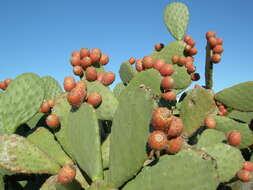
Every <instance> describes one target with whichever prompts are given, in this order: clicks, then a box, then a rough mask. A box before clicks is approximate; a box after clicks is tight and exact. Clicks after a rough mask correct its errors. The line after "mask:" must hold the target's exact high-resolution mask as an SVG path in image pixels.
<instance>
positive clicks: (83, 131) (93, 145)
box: [66, 104, 103, 180]
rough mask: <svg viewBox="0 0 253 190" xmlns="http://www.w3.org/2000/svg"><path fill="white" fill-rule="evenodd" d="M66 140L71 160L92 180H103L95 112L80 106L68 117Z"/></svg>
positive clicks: (87, 107)
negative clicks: (68, 144)
mask: <svg viewBox="0 0 253 190" xmlns="http://www.w3.org/2000/svg"><path fill="white" fill-rule="evenodd" d="M66 131H67V137H68V138H67V139H68V141H69V143H70V148H71V149H72V150H71V152H72V153H73V155H72V156H73V158H74V159H75V160H76V161H77V163H78V164H79V166H80V167H81V168H82V169H83V170H84V171H85V172H86V173H87V174H88V175H89V176H90V178H91V179H92V180H95V179H102V178H103V169H102V156H101V145H100V134H99V125H98V120H97V117H96V112H95V110H94V109H93V107H92V106H91V105H89V104H82V105H81V106H80V107H79V109H78V110H76V111H73V112H72V111H71V112H70V113H69V115H68V127H67V129H66Z"/></svg>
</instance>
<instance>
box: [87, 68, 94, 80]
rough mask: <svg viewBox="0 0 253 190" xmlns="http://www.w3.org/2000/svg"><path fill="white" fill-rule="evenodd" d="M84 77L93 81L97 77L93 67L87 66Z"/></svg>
mask: <svg viewBox="0 0 253 190" xmlns="http://www.w3.org/2000/svg"><path fill="white" fill-rule="evenodd" d="M85 77H86V79H87V80H88V81H94V80H96V79H97V71H96V69H95V68H94V67H88V68H87V69H86V71H85Z"/></svg>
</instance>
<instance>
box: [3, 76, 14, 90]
mask: <svg viewBox="0 0 253 190" xmlns="http://www.w3.org/2000/svg"><path fill="white" fill-rule="evenodd" d="M12 81H13V80H12V79H11V78H7V79H5V80H4V83H5V84H6V88H7V87H8V86H9V84H10V83H11V82H12Z"/></svg>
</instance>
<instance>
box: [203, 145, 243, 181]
mask: <svg viewBox="0 0 253 190" xmlns="http://www.w3.org/2000/svg"><path fill="white" fill-rule="evenodd" d="M202 150H204V151H205V152H207V153H208V154H209V155H210V156H211V157H212V158H214V159H215V160H216V162H217V171H218V175H219V181H220V182H227V181H229V180H230V179H231V178H233V177H234V176H235V175H236V173H237V172H238V171H239V170H240V169H241V168H242V165H243V161H244V159H243V157H242V155H241V152H240V151H239V150H238V149H237V148H234V147H232V146H230V145H226V144H222V143H218V144H215V145H213V146H208V147H203V148H202Z"/></svg>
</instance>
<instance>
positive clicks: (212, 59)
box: [211, 53, 221, 63]
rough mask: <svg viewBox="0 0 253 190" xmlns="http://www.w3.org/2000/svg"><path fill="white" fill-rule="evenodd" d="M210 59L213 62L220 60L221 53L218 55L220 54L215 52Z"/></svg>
mask: <svg viewBox="0 0 253 190" xmlns="http://www.w3.org/2000/svg"><path fill="white" fill-rule="evenodd" d="M211 61H212V62H213V63H219V62H220V61H221V55H220V54H217V53H215V54H213V55H212V56H211Z"/></svg>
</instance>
